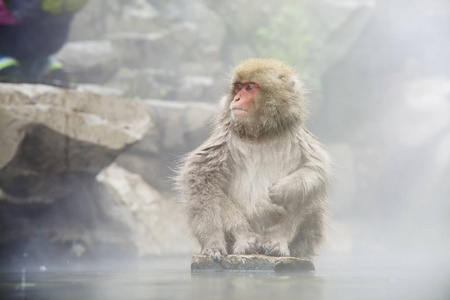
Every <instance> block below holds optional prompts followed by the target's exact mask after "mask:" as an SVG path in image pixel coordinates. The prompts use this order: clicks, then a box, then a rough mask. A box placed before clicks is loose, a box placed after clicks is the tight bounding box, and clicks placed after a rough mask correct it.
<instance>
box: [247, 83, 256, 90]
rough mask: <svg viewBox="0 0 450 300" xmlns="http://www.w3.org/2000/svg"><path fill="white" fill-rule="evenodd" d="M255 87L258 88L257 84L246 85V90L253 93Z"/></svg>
mask: <svg viewBox="0 0 450 300" xmlns="http://www.w3.org/2000/svg"><path fill="white" fill-rule="evenodd" d="M255 86H256V83H247V84H246V85H245V90H247V91H253V89H254V88H255Z"/></svg>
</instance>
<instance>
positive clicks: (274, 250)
mask: <svg viewBox="0 0 450 300" xmlns="http://www.w3.org/2000/svg"><path fill="white" fill-rule="evenodd" d="M264 250H265V253H264V254H265V255H269V256H289V254H290V251H289V248H288V247H287V245H285V246H284V247H283V245H282V244H281V243H280V242H278V241H270V242H268V243H265V244H264Z"/></svg>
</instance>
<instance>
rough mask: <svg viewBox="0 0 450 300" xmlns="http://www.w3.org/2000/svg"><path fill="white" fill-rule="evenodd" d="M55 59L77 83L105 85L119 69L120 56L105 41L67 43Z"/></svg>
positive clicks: (108, 42) (109, 43)
mask: <svg viewBox="0 0 450 300" xmlns="http://www.w3.org/2000/svg"><path fill="white" fill-rule="evenodd" d="M54 57H55V59H56V60H58V61H60V62H61V63H62V64H63V66H64V69H65V70H66V71H67V72H68V73H69V74H70V75H71V76H72V77H73V78H74V79H75V81H76V82H85V83H97V84H99V83H105V82H106V81H107V80H108V79H110V78H111V77H112V76H113V75H114V74H115V73H116V72H117V70H118V69H119V56H118V55H117V53H116V52H115V50H114V48H113V46H112V43H111V42H110V41H105V40H104V41H82V42H71V43H67V44H65V45H64V47H63V48H62V49H61V50H60V51H59V52H58V53H57V54H56V55H55V56H54Z"/></svg>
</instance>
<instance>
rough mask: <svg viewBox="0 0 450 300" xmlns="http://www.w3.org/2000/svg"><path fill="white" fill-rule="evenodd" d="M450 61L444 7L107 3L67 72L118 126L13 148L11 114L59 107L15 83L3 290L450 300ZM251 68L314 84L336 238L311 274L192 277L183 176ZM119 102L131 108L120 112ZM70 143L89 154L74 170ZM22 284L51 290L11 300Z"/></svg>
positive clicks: (80, 21) (2, 225) (85, 17)
mask: <svg viewBox="0 0 450 300" xmlns="http://www.w3.org/2000/svg"><path fill="white" fill-rule="evenodd" d="M449 49H450V3H448V2H447V1H445V0H430V1H420V0H409V1H407V0H359V1H358V0H319V1H313V0H302V1H289V0H287V1H277V3H273V2H272V1H255V0H233V1H228V2H226V3H225V2H221V1H214V0H195V1H184V0H173V1H160V0H148V1H144V0H141V1H139V0H135V1H130V2H128V1H127V3H124V2H121V1H105V0H91V1H90V2H89V3H88V4H87V5H86V7H84V8H83V10H81V11H80V12H78V13H77V14H76V15H75V18H74V20H73V22H72V26H71V32H70V35H69V38H68V41H67V43H66V44H65V46H64V47H63V48H62V49H61V50H60V51H59V52H58V53H56V54H55V57H56V58H58V59H59V60H60V61H62V62H63V65H64V66H65V68H66V69H67V71H68V72H69V73H70V74H71V76H72V78H74V82H73V86H72V90H73V93H74V94H73V95H72V96H70V95H69V96H67V97H69V98H70V97H73V99H75V100H74V101H79V100H77V99H78V98H80V99H83V97H84V99H87V98H89V97H92V98H89V99H91V101H92V102H91V103H94V102H95V103H97V104H92V105H91V107H92V110H89V113H93V114H94V113H95V114H97V115H100V116H101V118H102V121H101V122H104V123H109V122H111V124H115V125H112V126H111V129H108V131H105V132H102V133H99V134H98V135H95V136H94V137H92V138H91V137H90V134H91V133H90V132H91V130H90V129H86V131H83V130H85V129H83V128H84V127H83V126H84V124H85V123H82V122H81V123H80V125H77V124H78V123H76V122H78V121H76V122H75V121H73V123H70V122H72V121H70V122H69V123H70V124H72V125H73V126H74V128H77V126H79V127H80V128H81V127H83V128H81V129H80V128H79V129H74V130H68V131H67V132H62V130H60V129H59V128H60V127H64V126H62V125H61V126H59V125H58V126H59V127H58V126H57V125H55V127H54V128H52V126H51V125H48V124H44V125H42V128H41V127H39V126H37V125H36V126H37V127H36V126H35V124H38V125H39V124H40V123H39V122H37V121H36V122H35V121H33V122H31V121H30V122H29V123H26V124H27V125H26V126H24V128H26V129H27V130H25V131H24V132H26V134H25V133H24V135H21V136H20V138H19V135H17V136H16V135H14V136H13V135H12V131H11V130H13V129H14V130H15V127H14V128H13V127H8V126H10V125H9V124H18V123H17V122H16V123H14V122H12V121H11V120H16V119H14V118H16V115H14V118H13V117H10V114H9V113H10V112H11V111H13V110H12V109H11V108H10V106H8V105H11V104H10V103H9V104H8V101H12V100H8V99H18V100H17V101H19V100H20V101H22V100H21V99H22V98H21V97H24V96H23V95H25V94H26V95H28V96H29V95H32V94H35V95H38V94H39V93H41V92H42V93H47V92H46V91H44V89H42V91H41V92H39V93H38V92H28V89H29V87H23V86H21V85H19V84H3V83H0V143H2V144H3V145H4V146H1V145H0V149H4V150H2V152H0V207H1V208H0V210H1V211H0V215H1V220H0V231H1V233H0V245H1V246H0V247H1V249H0V262H1V270H2V271H3V273H2V274H3V275H1V276H2V279H1V280H0V291H2V290H3V291H5V293H8V295H10V294H9V293H11V298H8V299H19V298H20V297H23V296H27V295H28V296H29V299H41V298H39V297H46V296H49V297H50V298H52V297H53V298H55V297H61V298H60V299H62V298H64V297H66V298H67V299H72V298H73V295H75V293H77V292H79V293H80V295H84V296H86V297H87V299H107V298H108V299H116V298H117V297H122V296H124V297H127V296H125V295H128V293H131V291H132V289H131V288H130V286H131V285H132V284H135V285H136V286H138V288H137V290H136V291H134V292H133V293H131V295H132V298H130V299H150V298H151V297H155V298H152V299H156V298H158V297H159V298H158V299H194V298H197V299H198V298H199V297H200V298H201V297H202V296H204V294H208V293H214V292H215V291H218V294H217V295H218V296H217V297H218V298H217V299H219V298H220V299H222V298H224V299H241V298H242V297H247V298H249V299H253V298H256V297H260V298H261V297H262V298H263V299H268V297H269V295H271V296H273V297H278V298H280V299H292V298H293V297H297V296H302V297H306V298H310V299H352V298H354V299H401V298H404V297H409V299H448V297H450V285H449V283H448V278H450V254H449V250H448V249H450V232H449V229H450V202H449V200H450V199H449V197H450V51H449ZM78 56H79V57H81V59H80V58H78ZM248 57H273V58H277V59H281V60H283V61H286V62H287V63H289V64H290V65H292V66H293V68H294V69H295V70H296V71H298V73H299V74H300V76H301V77H302V79H303V80H304V82H305V87H306V89H307V94H308V98H309V106H310V114H309V118H308V120H307V127H308V129H309V130H310V131H311V132H312V133H313V134H314V135H315V136H317V138H318V139H319V140H320V141H321V142H322V143H323V144H324V146H325V148H326V149H327V151H328V152H329V153H330V155H331V158H332V164H333V165H332V176H333V178H332V186H331V188H330V192H329V210H330V216H329V223H328V229H327V237H326V242H325V243H324V245H323V247H322V248H321V250H320V252H319V255H318V256H317V258H316V259H315V264H316V272H315V274H314V275H313V276H312V277H311V276H306V277H305V276H303V275H301V276H300V275H289V276H288V277H287V279H286V278H285V277H280V276H275V275H268V274H250V275H249V274H214V275H212V276H209V275H205V276H203V275H198V274H197V275H194V274H192V275H191V274H190V270H189V259H190V255H191V254H193V253H198V251H199V250H200V249H199V246H198V245H197V244H196V242H195V240H194V239H193V238H192V237H190V235H189V230H188V229H187V225H186V224H187V223H186V219H185V216H184V213H183V211H182V209H181V207H180V205H179V195H178V194H177V191H176V189H175V187H174V184H173V179H172V178H173V176H174V175H175V170H176V168H177V163H178V161H179V159H180V158H181V157H182V156H183V155H184V154H185V153H187V152H189V151H191V150H193V149H195V148H196V147H197V146H198V145H199V144H200V143H201V142H202V141H203V140H204V139H205V138H206V137H207V134H208V132H209V130H210V128H211V122H212V119H213V116H214V115H215V113H216V112H217V110H218V108H217V103H218V101H219V99H220V97H221V95H222V94H223V93H224V92H225V91H226V89H227V88H228V83H227V78H228V76H229V75H228V74H229V72H230V70H231V68H232V66H233V65H235V64H236V63H238V62H239V61H241V60H243V59H245V58H248ZM10 85H14V87H11V86H10ZM52 91H53V90H52ZM52 91H48V93H50V94H52V93H54V92H52ZM99 91H100V93H101V95H102V96H101V97H100V96H99V97H98V98H97V96H89V95H91V94H81V93H97V92H99ZM55 93H56V92H55ZM77 93H80V94H79V95H78V94H77ZM69 94H70V93H69ZM28 96H27V97H28ZM14 97H16V98H14ZM30 97H32V96H30ZM33 97H34V96H33ZM36 97H37V96H36ZM55 97H56V96H55ZM58 97H59V96H58ZM104 97H118V98H121V99H122V98H123V99H127V100H129V101H130V103H131V104H129V105H128V104H123V107H122V106H117V111H114V109H115V108H114V107H112V106H111V105H109V104H107V103H106V102H105V103H102V102H101V101H103V100H102V99H104ZM44 98H45V97H44ZM50 98H51V97H50V96H48V99H50ZM27 99H28V98H27ZM30 99H31V98H30ZM36 99H37V98H36ZM39 99H40V98H39ZM51 99H52V100H48V101H49V102H48V103H47V102H45V101H47V100H39V101H44V102H45V103H44V102H42V103H41V104H42V105H44V106H45V105H49V106H50V105H53V104H54V103H56V102H55V101H56V100H53V98H51ZM14 101H15V100H14ZM27 101H28V100H27ZM30 101H31V100H30ZM33 101H34V100H33ZM14 105H16V104H14ZM77 105H78V104H77ZM74 107H75V105H74ZM77 107H78V108H79V109H81V110H83V109H85V108H84V107H85V105H84V104H80V105H79V106H77ZM75 112H76V109H75V110H74V113H75ZM120 112H123V115H122V116H121V115H120ZM83 113H85V111H83ZM66 114H67V112H66ZM11 115H13V114H12V113H11ZM24 115H25V114H24ZM27 116H29V115H27ZM2 118H3V122H2ZM21 118H22V117H21ZM77 118H78V117H77ZM80 118H82V117H80ZM83 118H84V117H83ZM17 119H19V117H17ZM41 119H45V118H41ZM74 119H76V118H72V120H74ZM61 120H62V119H61ZM104 120H106V121H104ZM130 120H132V122H131V121H130ZM10 121H11V122H10ZM20 122H22V121H20ZM20 122H19V123H20ZM27 122H28V121H27ZM52 122H54V124H59V123H58V122H60V121H59V119H57V118H56V117H55V119H54V121H51V122H49V124H50V123H52ZM61 122H63V121H61ZM89 122H90V123H89V124H95V126H97V124H99V123H100V121H98V119H93V118H91V119H89ZM114 122H117V123H114ZM69 123H67V121H66V123H64V124H69ZM5 124H8V126H6V125H5ZM20 124H22V123H20ZM23 124H25V123H23ZM61 124H63V123H61ZM117 124H118V125H117ZM2 126H3V127H2ZM4 128H5V129H4ZM36 128H37V129H36ZM118 128H119V129H118ZM2 130H3V131H2ZM35 132H39V135H33V134H35ZM85 132H86V133H85ZM125 133H126V134H125ZM9 134H10V135H9ZM10 136H13V138H10V139H9V140H8V138H9V137H10ZM34 136H40V137H45V139H44V138H42V139H38V138H35V139H33V138H31V137H34ZM105 136H109V137H111V138H106V137H105ZM22 138H23V140H21V139H22ZM2 139H3V140H2ZM68 139H70V141H71V147H75V148H74V149H78V150H79V151H78V150H76V151H75V150H74V151H73V153H72V152H70V151H69V152H70V155H69V156H67V155H66V156H65V155H63V154H64V153H66V154H67V151H66V150H64V149H65V147H67V145H68V143H67V140H68ZM11 140H14V141H16V140H17V141H18V142H17V144H18V145H20V146H17V147H16V146H14V147H9V145H10V144H11V143H10V141H11ZM42 140H45V141H51V142H49V145H50V144H51V145H53V146H52V147H43V146H42V145H43V142H42V143H41V141H42ZM2 141H3V142H2ZM8 143H9V144H8ZM74 145H75V146H74ZM2 147H3V148H2ZM8 147H9V148H8ZM114 147H115V148H114ZM13 148H14V149H16V148H17V149H20V151H17V153H16V152H14V151H15V150H14V151H13V150H10V149H13ZM80 149H81V150H80ZM45 151H48V152H45ZM77 151H78V152H77ZM30 153H31V154H30ZM58 153H60V154H61V155H59V154H58ZM79 153H87V154H86V155H85V156H84V155H81V154H79ZM72 154H73V155H72ZM30 157H32V158H34V160H33V159H32V158H30ZM68 157H69V158H70V159H73V161H71V162H68V161H67V159H68ZM42 161H53V162H54V163H53V164H54V165H55V166H56V167H52V166H50V164H45V167H44V164H42V165H40V162H42ZM63 165H64V167H62V166H63ZM94 269H95V272H97V271H98V270H101V272H102V273H101V274H100V273H99V277H98V278H97V277H96V279H93V282H94V283H93V284H92V283H91V284H89V285H82V287H81V288H80V289H79V290H77V289H76V288H74V287H73V286H72V285H71V283H70V280H69V281H58V279H57V277H58V276H57V275H55V274H59V273H58V272H60V273H61V274H64V272H69V273H68V274H71V275H70V276H74V278H76V279H77V278H78V279H79V277H77V276H80V273H77V274H78V275H76V274H75V273H73V272H90V271H92V270H94ZM24 270H25V271H24ZM8 272H9V273H8ZM24 272H25V273H26V272H28V273H26V274H28V275H27V276H28V277H27V282H29V280H31V281H30V282H32V283H33V284H35V285H34V286H30V289H29V290H27V288H28V287H27V286H26V287H25V288H24V285H23V282H22V286H21V288H16V289H15V290H14V289H11V288H10V287H11V286H15V285H16V284H17V286H20V284H21V280H22V281H23V279H20V278H21V277H20V276H22V277H23V276H25V275H23V274H24ZM33 272H34V273H33ZM51 272H56V273H51ZM71 272H72V273H71ZM99 272H100V271H99ZM6 273H8V274H11V273H12V274H14V275H12V277H11V276H10V277H8V276H7V275H5V274H6ZM118 273H120V274H125V275H123V276H124V277H122V278H123V281H120V280H119V281H118V286H116V287H114V286H112V285H111V276H113V277H114V276H116V275H117V274H118ZM33 274H34V275H33ZM39 274H40V275H39ZM74 274H75V275H74ZM82 274H84V275H86V274H87V273H82ZM89 274H91V273H89ZM158 274H159V275H158ZM84 275H83V276H84ZM39 276H41V277H39ZM42 276H43V277H42ZM81 277H82V276H81ZM30 278H31V279H30ZM82 278H83V277H82ZM114 278H116V277H114ZM116 279H117V278H116ZM33 280H34V281H33ZM43 282H44V283H45V282H53V283H55V282H56V283H55V286H58V284H59V285H61V286H62V287H65V288H68V287H70V289H69V290H68V291H71V293H69V292H62V290H60V291H56V290H52V289H46V287H45V286H44V285H41V284H42V283H43ZM164 285H166V286H168V287H170V288H173V289H174V290H175V291H176V292H173V293H171V292H169V291H168V290H167V289H164ZM243 286H246V287H248V289H244V288H243ZM411 286H414V287H415V288H414V289H410V287H411ZM261 287H263V288H261ZM260 288H261V289H260ZM214 289H215V290H214ZM373 289H379V290H377V291H373ZM11 290H14V291H15V292H14V293H13V292H11ZM381 290H382V291H381ZM114 291H115V293H114ZM297 291H299V292H298V293H300V294H298V293H297ZM372 292H373V294H372ZM33 295H34V296H35V297H36V298H33ZM149 295H151V296H149ZM361 295H363V296H361ZM360 296H361V297H360ZM145 297H150V298H145ZM55 299H56V298H55ZM117 299H119V298H117ZM405 299H406V298H405Z"/></svg>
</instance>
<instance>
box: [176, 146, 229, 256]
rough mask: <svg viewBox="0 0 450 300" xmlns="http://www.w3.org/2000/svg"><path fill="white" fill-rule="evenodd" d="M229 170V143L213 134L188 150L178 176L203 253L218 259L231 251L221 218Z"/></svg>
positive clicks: (193, 228) (190, 219)
mask: <svg viewBox="0 0 450 300" xmlns="http://www.w3.org/2000/svg"><path fill="white" fill-rule="evenodd" d="M226 173H227V149H226V143H224V142H223V141H221V140H220V139H217V138H216V139H212V138H210V139H209V140H207V141H206V142H205V143H204V144H203V145H201V146H200V147H199V148H198V149H197V150H194V151H193V152H192V153H190V154H189V156H188V157H187V158H186V159H185V162H184V165H183V166H182V168H181V170H180V172H179V175H178V177H177V184H178V188H179V190H180V191H181V194H182V196H183V198H184V200H185V207H186V210H187V214H188V220H189V223H190V225H191V229H192V233H193V234H194V235H195V237H196V238H197V239H198V240H199V242H200V244H201V247H202V253H203V254H206V255H210V256H211V257H212V258H213V259H216V260H220V257H221V255H227V254H228V253H227V250H226V241H225V232H224V226H223V223H222V219H221V202H222V201H224V200H226V195H225V194H224V192H223V186H224V184H225V178H226Z"/></svg>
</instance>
